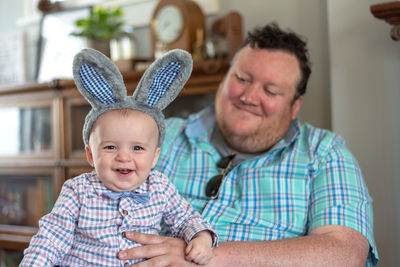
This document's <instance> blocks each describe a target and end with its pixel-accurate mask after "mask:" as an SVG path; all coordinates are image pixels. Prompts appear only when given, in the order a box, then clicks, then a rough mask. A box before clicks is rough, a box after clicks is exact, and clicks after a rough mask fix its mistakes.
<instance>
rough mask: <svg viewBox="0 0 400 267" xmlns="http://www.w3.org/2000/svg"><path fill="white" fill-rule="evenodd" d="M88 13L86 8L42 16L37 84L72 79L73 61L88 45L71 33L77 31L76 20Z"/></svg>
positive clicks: (89, 9)
mask: <svg viewBox="0 0 400 267" xmlns="http://www.w3.org/2000/svg"><path fill="white" fill-rule="evenodd" d="M91 11H92V7H91V6H86V7H78V8H70V9H65V10H60V11H55V12H48V13H44V14H43V16H42V18H41V22H40V31H39V44H38V51H37V61H36V75H35V79H36V81H37V82H50V81H52V80H53V79H71V78H72V77H73V76H72V61H73V58H74V56H75V54H77V53H78V52H79V51H80V50H82V49H83V48H86V47H87V44H86V39H85V38H81V37H76V36H72V35H71V33H72V32H74V31H75V30H76V26H75V21H76V20H78V19H81V18H84V17H87V16H88V15H89V14H90V12H91Z"/></svg>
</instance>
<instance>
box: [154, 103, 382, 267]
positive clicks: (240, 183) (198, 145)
mask: <svg viewBox="0 0 400 267" xmlns="http://www.w3.org/2000/svg"><path fill="white" fill-rule="evenodd" d="M214 127H215V116H214V109H213V107H208V108H206V109H205V110H203V111H202V112H200V113H199V114H195V115H192V116H190V117H189V118H188V119H187V120H182V119H177V118H174V119H169V120H167V134H166V137H165V141H164V144H163V147H162V151H161V155H160V158H159V160H158V164H157V166H156V168H158V169H159V170H161V171H162V172H163V173H165V174H166V175H167V176H168V177H170V179H172V182H173V184H175V186H176V187H177V189H178V191H179V192H180V194H181V195H182V196H184V197H185V198H186V199H188V200H190V202H191V203H192V205H193V207H194V208H195V209H196V210H198V211H199V212H200V213H201V214H202V216H203V218H205V219H207V220H208V221H209V222H210V223H211V225H212V226H213V229H214V230H215V231H216V232H217V234H218V236H219V240H220V241H222V242H223V241H240V240H248V241H262V240H277V239H285V238H292V237H297V236H303V235H307V234H308V233H309V232H310V231H311V230H312V229H314V228H316V227H318V226H322V225H343V226H347V227H350V228H352V229H355V230H356V231H359V232H360V233H361V234H363V235H364V236H365V237H366V238H367V239H368V241H369V244H370V247H371V249H370V253H369V257H368V258H369V259H368V263H367V266H369V265H374V264H375V263H376V261H377V258H378V254H377V250H376V246H375V242H374V237H373V214H372V200H371V198H370V196H369V194H368V190H367V187H366V185H365V183H364V180H363V178H362V174H361V171H360V168H359V166H358V163H357V162H356V160H355V158H354V157H353V155H352V154H351V153H350V152H349V150H348V149H347V148H346V146H345V143H344V140H343V139H342V138H341V137H339V136H337V135H335V134H333V133H332V132H330V131H326V130H321V129H316V128H314V127H312V126H310V125H308V124H304V125H302V126H300V123H299V122H298V121H297V120H296V121H293V123H292V125H291V129H290V130H289V132H288V134H287V136H286V137H285V138H284V139H282V140H281V141H280V142H279V143H277V144H276V145H275V146H274V147H273V148H272V149H271V150H270V151H268V152H266V153H264V154H262V155H259V156H256V157H255V158H253V159H250V160H245V161H244V162H241V163H240V164H238V165H237V166H235V167H234V168H233V169H232V170H231V171H230V172H229V173H228V175H227V177H226V178H225V179H224V181H223V184H222V188H221V191H220V194H219V197H218V199H216V200H211V199H207V197H206V196H205V193H204V192H205V187H206V184H207V181H209V180H210V178H211V177H213V176H214V175H216V174H218V173H219V171H218V169H217V167H216V165H217V162H218V160H219V159H220V158H221V155H219V153H218V152H217V150H216V149H215V148H214V147H213V146H212V144H211V143H210V137H211V134H212V130H213V128H214Z"/></svg>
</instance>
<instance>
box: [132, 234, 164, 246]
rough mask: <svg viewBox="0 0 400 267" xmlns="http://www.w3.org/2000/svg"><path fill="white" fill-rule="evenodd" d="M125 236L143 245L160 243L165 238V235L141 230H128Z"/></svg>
mask: <svg viewBox="0 0 400 267" xmlns="http://www.w3.org/2000/svg"><path fill="white" fill-rule="evenodd" d="M125 237H126V238H127V239H129V240H132V241H135V242H136V243H139V244H142V245H151V244H160V243H162V242H163V241H164V239H165V237H163V236H159V235H153V234H144V233H139V232H126V233H125Z"/></svg>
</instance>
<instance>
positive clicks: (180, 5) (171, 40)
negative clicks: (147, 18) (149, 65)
mask: <svg viewBox="0 0 400 267" xmlns="http://www.w3.org/2000/svg"><path fill="white" fill-rule="evenodd" d="M204 34H205V17H204V14H203V12H202V10H201V9H200V7H199V6H198V5H197V4H196V3H195V2H193V1H191V0H160V1H159V2H158V4H157V6H156V7H155V9H154V12H153V15H152V21H151V37H152V51H153V55H154V54H155V53H156V52H157V51H156V50H157V49H160V46H161V47H162V49H163V50H165V51H168V50H170V49H174V48H180V49H184V50H186V51H188V52H189V53H193V51H194V47H195V46H197V47H198V45H199V42H201V43H203V42H204ZM201 45H202V44H201Z"/></svg>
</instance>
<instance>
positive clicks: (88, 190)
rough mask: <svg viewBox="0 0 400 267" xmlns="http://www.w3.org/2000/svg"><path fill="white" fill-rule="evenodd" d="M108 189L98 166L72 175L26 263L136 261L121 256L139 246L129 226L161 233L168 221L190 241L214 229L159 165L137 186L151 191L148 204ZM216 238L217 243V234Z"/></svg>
mask: <svg viewBox="0 0 400 267" xmlns="http://www.w3.org/2000/svg"><path fill="white" fill-rule="evenodd" d="M107 191H110V190H109V189H107V188H106V187H104V185H103V184H102V183H101V182H100V180H99V179H98V177H97V174H96V172H95V171H93V172H92V173H85V174H82V175H80V176H78V177H75V178H74V179H70V180H68V181H66V182H65V184H64V186H63V188H62V190H61V193H60V195H59V197H58V199H57V202H56V204H55V206H54V208H53V210H52V212H51V213H49V214H47V215H46V216H44V217H43V218H42V219H40V221H39V226H40V229H39V232H38V233H37V234H36V235H35V236H34V237H33V238H32V240H31V243H30V245H29V248H27V249H26V250H25V252H24V254H25V256H24V259H23V260H22V262H21V265H20V266H53V265H55V264H57V265H60V266H123V265H124V264H125V263H129V264H133V263H134V261H127V262H124V261H121V260H119V259H118V258H117V253H118V252H119V251H121V250H124V249H127V248H132V247H135V246H139V244H137V243H135V242H132V241H129V240H128V239H126V238H124V237H123V236H122V233H123V232H126V231H136V232H142V233H151V234H158V233H159V232H160V229H161V226H160V224H161V222H162V221H163V222H164V223H165V225H166V226H167V227H168V228H169V230H170V232H171V233H172V236H175V237H180V238H183V239H185V240H186V241H187V242H188V241H190V240H191V239H192V237H193V236H194V235H195V234H196V233H198V232H199V231H202V230H206V229H207V230H211V227H210V225H209V224H208V223H207V222H205V221H204V220H203V219H201V217H200V215H199V214H198V213H197V212H196V211H194V210H193V208H192V207H191V206H190V204H189V203H188V202H187V201H186V200H185V199H184V198H182V197H181V196H180V195H179V194H178V193H177V191H176V189H175V187H174V186H173V185H172V184H171V183H170V181H169V180H168V178H167V177H166V176H165V175H163V174H162V173H160V172H158V171H152V172H151V173H150V175H149V177H148V179H147V180H146V181H145V182H144V183H143V184H142V185H141V186H140V187H139V188H138V189H136V190H135V191H136V192H138V193H148V194H149V195H150V200H149V202H147V203H146V204H138V203H137V202H135V201H134V200H133V198H131V197H127V198H121V199H119V200H112V199H109V198H106V197H104V196H102V194H103V193H104V192H107ZM211 231H212V230H211ZM213 233H214V232H213ZM213 239H214V245H215V244H216V242H217V237H216V235H215V234H214V236H213Z"/></svg>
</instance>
